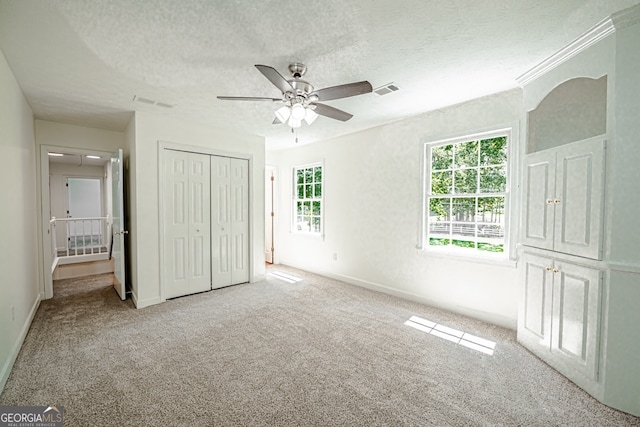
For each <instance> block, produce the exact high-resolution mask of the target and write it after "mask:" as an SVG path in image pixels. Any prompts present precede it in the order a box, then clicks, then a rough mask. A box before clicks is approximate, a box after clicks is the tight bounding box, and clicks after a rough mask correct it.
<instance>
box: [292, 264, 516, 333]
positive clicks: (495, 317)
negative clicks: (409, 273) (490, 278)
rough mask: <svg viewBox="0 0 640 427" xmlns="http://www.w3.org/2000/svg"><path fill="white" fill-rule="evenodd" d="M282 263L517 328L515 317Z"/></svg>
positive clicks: (484, 320)
mask: <svg viewBox="0 0 640 427" xmlns="http://www.w3.org/2000/svg"><path fill="white" fill-rule="evenodd" d="M283 264H284V265H290V266H291V267H294V268H299V269H301V270H306V271H309V272H311V273H315V274H319V275H321V276H326V277H329V278H331V279H335V280H339V281H341V282H345V283H349V284H351V285H356V286H360V287H363V288H367V289H370V290H372V291H376V292H382V293H385V294H387V295H393V296H395V297H398V298H403V299H406V300H409V301H415V302H419V303H421V304H425V305H428V306H431V307H434V308H439V309H441V310H446V311H451V312H453V313H458V314H461V315H463V316H468V317H471V318H474V319H478V320H481V321H483V322H487V323H491V324H493V325H497V326H501V327H503V328H507V329H511V330H514V331H515V330H516V328H517V319H512V318H509V317H506V316H501V315H499V314H495V313H489V312H486V311H482V310H477V309H473V308H470V307H463V306H460V305H454V304H446V303H443V302H441V301H435V300H431V299H429V298H425V297H423V296H421V295H418V294H414V293H412V292H407V291H402V290H399V289H395V288H392V287H390V286H386V285H383V284H380V283H375V282H369V281H367V280H362V279H358V278H356V277H351V276H347V275H344V274H336V273H332V272H328V271H319V270H317V269H315V268H313V267H312V266H301V265H295V264H288V263H286V262H283Z"/></svg>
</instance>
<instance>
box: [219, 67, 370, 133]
mask: <svg viewBox="0 0 640 427" xmlns="http://www.w3.org/2000/svg"><path fill="white" fill-rule="evenodd" d="M256 68H257V69H258V70H259V71H260V72H261V73H262V74H263V75H264V76H265V77H266V78H267V79H268V80H269V81H270V82H271V83H272V84H273V85H274V86H275V87H277V88H278V89H279V90H280V92H282V97H281V98H264V97H242V96H218V99H221V100H225V101H271V102H278V103H282V104H284V106H282V107H280V108H278V109H277V110H276V111H275V116H276V119H275V120H274V122H273V123H286V124H287V125H288V126H290V127H291V128H292V129H293V128H299V127H300V126H302V122H303V121H304V122H305V123H307V124H308V125H310V124H312V123H313V122H314V121H315V120H316V119H317V118H318V115H321V116H325V117H329V118H331V119H335V120H340V121H343V122H346V121H347V120H349V119H350V118H351V117H353V115H352V114H349V113H347V112H346V111H342V110H339V109H337V108H334V107H331V106H329V105H326V104H321V103H319V102H318V101H331V100H334V99H342V98H348V97H351V96H356V95H362V94H365V93H370V92H371V91H372V90H373V89H372V86H371V83H369V82H368V81H366V80H365V81H361V82H356V83H348V84H345V85H339V86H331V87H327V88H324V89H320V90H314V88H313V86H312V85H311V84H309V82H307V81H305V80H302V76H304V74H305V73H306V72H307V66H306V65H304V64H301V63H299V62H294V63H292V64H290V65H289V72H290V73H291V79H289V80H287V79H285V78H284V77H283V76H282V75H281V74H280V73H279V72H278V71H277V70H276V69H275V68H273V67H269V66H268V65H256Z"/></svg>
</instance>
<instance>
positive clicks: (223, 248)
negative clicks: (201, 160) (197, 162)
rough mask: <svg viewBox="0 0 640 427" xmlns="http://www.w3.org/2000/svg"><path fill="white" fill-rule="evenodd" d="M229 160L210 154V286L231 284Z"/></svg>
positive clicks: (216, 286) (218, 286)
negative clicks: (211, 275)
mask: <svg viewBox="0 0 640 427" xmlns="http://www.w3.org/2000/svg"><path fill="white" fill-rule="evenodd" d="M230 180H231V159H229V158H228V157H219V156H211V204H212V208H211V212H212V215H211V238H212V248H213V252H212V254H211V256H212V267H213V268H212V270H213V283H212V288H214V289H215V288H220V287H222V286H229V285H231V283H232V282H231V212H230V199H231V188H230Z"/></svg>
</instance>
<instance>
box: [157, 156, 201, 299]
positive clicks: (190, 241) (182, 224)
mask: <svg viewBox="0 0 640 427" xmlns="http://www.w3.org/2000/svg"><path fill="white" fill-rule="evenodd" d="M165 154H166V155H165V176H164V192H163V197H164V203H163V204H164V221H163V222H164V245H165V250H164V256H165V259H164V265H163V269H164V280H165V297H166V298H173V297H177V296H181V295H188V294H192V293H196V292H202V291H206V290H209V289H211V237H210V236H211V235H210V233H211V223H210V217H211V212H210V209H211V200H210V197H211V187H210V186H211V184H210V157H209V156H208V155H203V154H195V153H186V152H181V151H173V150H167V151H166V153H165Z"/></svg>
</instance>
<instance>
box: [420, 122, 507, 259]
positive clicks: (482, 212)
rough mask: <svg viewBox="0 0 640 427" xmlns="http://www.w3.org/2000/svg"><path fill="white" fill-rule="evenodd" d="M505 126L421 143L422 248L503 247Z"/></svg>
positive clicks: (502, 249) (480, 250) (489, 250)
mask: <svg viewBox="0 0 640 427" xmlns="http://www.w3.org/2000/svg"><path fill="white" fill-rule="evenodd" d="M508 145H509V132H508V131H504V132H496V133H493V134H483V135H481V136H474V135H472V136H468V137H464V138H457V139H454V140H446V141H438V142H433V143H427V144H425V151H424V153H425V174H424V176H425V197H424V227H423V229H424V233H423V239H424V241H423V245H422V247H423V248H425V249H426V248H434V247H440V248H443V247H445V248H447V249H450V250H455V251H460V252H462V253H469V254H470V253H476V254H482V253H484V254H488V253H496V252H497V253H504V252H505V251H506V250H507V244H508V242H507V239H506V234H507V233H506V224H507V216H508V179H507V178H508V177H507V173H508V154H507V153H508Z"/></svg>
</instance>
